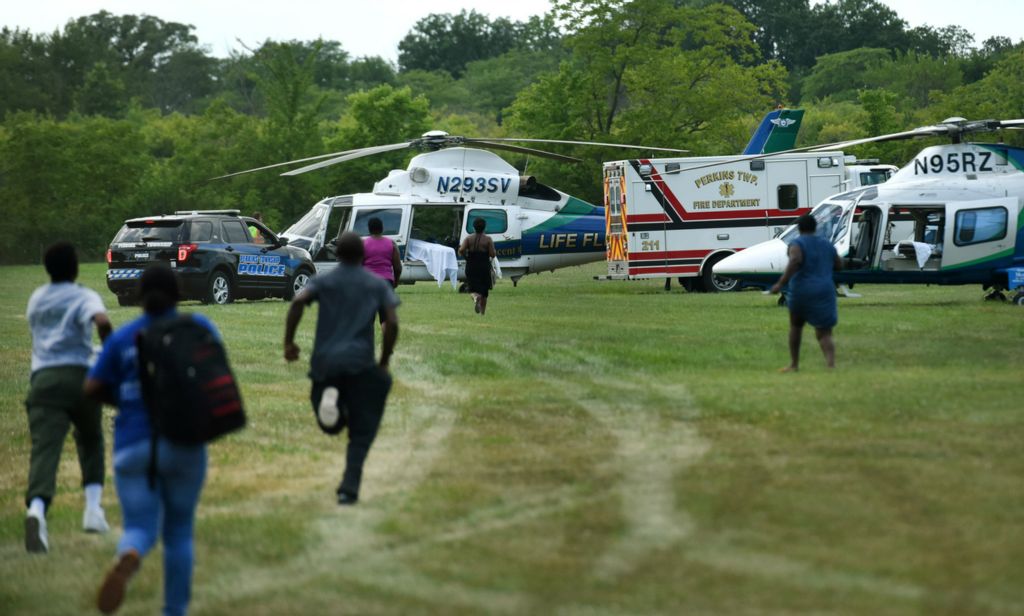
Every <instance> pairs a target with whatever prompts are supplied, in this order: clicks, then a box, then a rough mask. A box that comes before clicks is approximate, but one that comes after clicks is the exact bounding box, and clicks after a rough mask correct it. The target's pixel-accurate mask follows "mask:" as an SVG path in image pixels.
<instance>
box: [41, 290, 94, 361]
mask: <svg viewBox="0 0 1024 616" xmlns="http://www.w3.org/2000/svg"><path fill="white" fill-rule="evenodd" d="M106 311H107V309H106V308H105V307H104V306H103V300H102V299H100V296H99V295H98V294H97V293H96V291H93V290H92V289H89V288H86V287H83V286H82V285H80V284H75V283H73V282H54V283H50V284H48V285H44V286H41V287H39V288H38V289H36V290H35V292H34V293H32V297H31V298H29V300H28V309H27V310H26V311H25V316H26V317H27V318H28V325H29V328H31V330H32V372H35V371H36V370H40V369H42V368H52V367H54V366H82V367H83V368H84V367H85V366H88V365H89V358H90V357H91V356H92V319H93V317H95V316H96V315H97V314H103V313H105V312H106Z"/></svg>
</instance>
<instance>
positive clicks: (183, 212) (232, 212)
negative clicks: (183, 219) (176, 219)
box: [174, 210, 241, 216]
mask: <svg viewBox="0 0 1024 616" xmlns="http://www.w3.org/2000/svg"><path fill="white" fill-rule="evenodd" d="M240 213H241V210H178V211H177V212H175V213H174V214H175V215H188V214H224V215H226V216H238V215H239V214H240Z"/></svg>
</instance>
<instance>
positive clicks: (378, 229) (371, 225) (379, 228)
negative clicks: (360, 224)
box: [366, 216, 384, 235]
mask: <svg viewBox="0 0 1024 616" xmlns="http://www.w3.org/2000/svg"><path fill="white" fill-rule="evenodd" d="M366 228H367V230H369V231H370V233H372V234H374V235H380V234H381V233H384V223H383V222H381V220H380V218H377V217H376V216H374V217H373V218H371V219H370V220H367V221H366Z"/></svg>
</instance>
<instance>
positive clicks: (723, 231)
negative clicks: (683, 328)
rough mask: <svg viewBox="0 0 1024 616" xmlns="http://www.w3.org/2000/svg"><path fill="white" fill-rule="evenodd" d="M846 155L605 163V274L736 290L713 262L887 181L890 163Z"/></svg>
mask: <svg viewBox="0 0 1024 616" xmlns="http://www.w3.org/2000/svg"><path fill="white" fill-rule="evenodd" d="M872 163H875V161H870V162H868V161H864V163H859V162H856V161H855V160H854V159H853V157H846V156H845V155H844V154H843V153H842V152H814V153H805V152H799V153H791V154H777V155H774V156H771V157H770V158H764V157H757V156H746V157H744V156H740V157H737V156H709V157H692V158H671V159H667V158H661V159H645V158H641V159H633V160H618V161H612V162H606V163H604V204H605V210H604V211H605V233H606V236H605V246H606V259H607V263H608V275H607V276H602V277H600V278H601V279H606V280H638V279H646V278H678V279H679V282H680V283H681V284H682V285H683V286H684V287H685V288H686V289H687V290H699V291H708V292H719V291H731V290H733V289H735V288H736V285H737V281H736V280H734V279H731V278H725V277H721V276H716V275H715V274H714V273H713V271H712V268H713V267H714V265H715V263H717V262H718V261H721V260H722V259H724V258H726V257H728V256H729V255H731V254H734V253H736V252H739V251H741V250H743V249H744V248H748V247H750V246H753V245H755V244H759V243H761V242H764V241H766V240H770V239H772V238H774V237H776V236H778V235H779V234H780V233H782V231H783V230H784V229H785V228H786V227H788V226H789V225H791V224H793V223H794V222H795V221H796V219H797V218H798V217H799V216H800V215H802V214H806V213H808V212H810V211H811V208H812V207H814V206H815V205H817V204H818V203H820V202H821V201H822V200H823V199H825V198H826V197H828V196H830V195H834V194H836V193H839V192H843V191H846V190H851V189H853V188H856V187H858V186H863V185H866V184H876V183H881V182H884V181H885V180H886V179H888V177H889V176H890V175H892V173H893V172H894V171H895V170H896V168H895V167H893V166H892V165H878V164H872Z"/></svg>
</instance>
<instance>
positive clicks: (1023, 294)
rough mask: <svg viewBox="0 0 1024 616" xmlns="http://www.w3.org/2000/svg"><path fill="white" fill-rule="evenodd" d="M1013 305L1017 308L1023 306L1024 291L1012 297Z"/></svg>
mask: <svg viewBox="0 0 1024 616" xmlns="http://www.w3.org/2000/svg"><path fill="white" fill-rule="evenodd" d="M1013 303H1014V304H1016V305H1018V306H1024V291H1020V292H1018V293H1017V294H1016V295H1014V296H1013Z"/></svg>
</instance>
